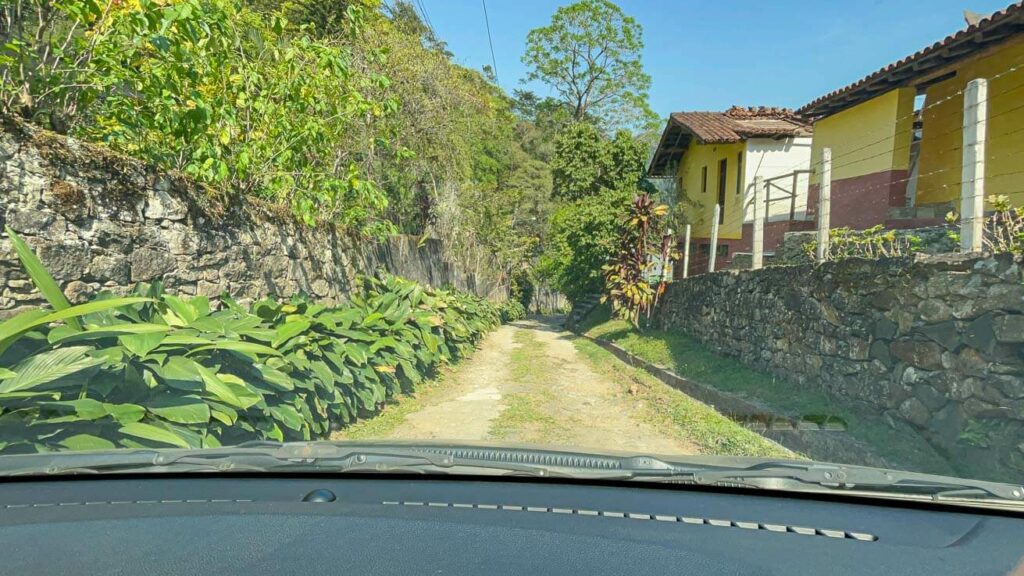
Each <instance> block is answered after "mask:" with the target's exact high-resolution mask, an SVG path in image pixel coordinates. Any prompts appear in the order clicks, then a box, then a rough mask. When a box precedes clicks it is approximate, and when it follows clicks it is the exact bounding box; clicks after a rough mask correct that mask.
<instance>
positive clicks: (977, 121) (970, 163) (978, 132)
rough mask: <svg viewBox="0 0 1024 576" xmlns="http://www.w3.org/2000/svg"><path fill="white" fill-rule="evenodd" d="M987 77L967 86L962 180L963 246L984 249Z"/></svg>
mask: <svg viewBox="0 0 1024 576" xmlns="http://www.w3.org/2000/svg"><path fill="white" fill-rule="evenodd" d="M987 117H988V80H986V79H984V78H977V79H974V80H971V81H970V82H968V83H967V88H966V89H965V90H964V134H963V137H964V145H963V149H964V159H963V167H962V171H961V179H960V181H961V184H960V215H961V216H960V250H961V251H962V252H981V250H982V245H983V243H982V239H983V235H984V234H985V132H986V129H987V126H986V124H987V121H986V118H987Z"/></svg>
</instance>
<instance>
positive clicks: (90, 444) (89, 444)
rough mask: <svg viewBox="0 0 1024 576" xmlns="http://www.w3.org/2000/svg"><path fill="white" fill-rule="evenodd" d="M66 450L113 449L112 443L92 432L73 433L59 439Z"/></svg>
mask: <svg viewBox="0 0 1024 576" xmlns="http://www.w3.org/2000/svg"><path fill="white" fill-rule="evenodd" d="M60 445H61V446H63V447H65V448H67V449H68V450H113V449H114V448H115V446H114V443H113V442H111V441H110V440H106V439H103V438H100V437H99V436H93V435H92V434H75V435H74V436H68V437H67V438H65V439H63V440H61V441H60Z"/></svg>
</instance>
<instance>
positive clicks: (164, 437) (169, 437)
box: [118, 422, 192, 448]
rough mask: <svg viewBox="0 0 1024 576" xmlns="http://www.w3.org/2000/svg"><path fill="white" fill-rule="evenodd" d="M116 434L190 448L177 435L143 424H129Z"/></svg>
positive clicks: (186, 442)
mask: <svg viewBox="0 0 1024 576" xmlns="http://www.w3.org/2000/svg"><path fill="white" fill-rule="evenodd" d="M118 432H120V433H122V434H125V435H127V436H134V437H136V438H142V439H143V440H151V441H153V442H159V443H161V444H170V445H171V446H177V447H179V448H191V447H192V446H190V445H189V443H188V441H187V440H185V439H184V438H182V437H181V436H179V435H178V434H176V433H174V432H172V431H170V430H166V429H164V428H159V427H157V426H153V425H152V424H146V423H144V422H132V423H130V424H125V425H124V426H122V427H121V428H120V430H118Z"/></svg>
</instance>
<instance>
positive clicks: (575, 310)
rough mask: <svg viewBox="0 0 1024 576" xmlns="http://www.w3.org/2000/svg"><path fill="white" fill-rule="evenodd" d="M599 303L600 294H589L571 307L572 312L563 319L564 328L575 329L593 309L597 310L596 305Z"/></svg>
mask: <svg viewBox="0 0 1024 576" xmlns="http://www.w3.org/2000/svg"><path fill="white" fill-rule="evenodd" d="M600 303H601V295H600V294H590V295H588V296H584V297H583V298H581V299H580V300H578V301H577V302H574V303H573V305H572V310H570V311H569V316H568V317H566V319H565V327H566V328H567V329H569V330H573V329H575V327H576V326H577V325H578V324H579V323H580V322H582V321H583V319H584V318H586V317H587V316H588V315H589V314H590V313H591V312H593V311H594V308H597V306H598V304H600Z"/></svg>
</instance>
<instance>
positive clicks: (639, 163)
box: [551, 122, 647, 200]
mask: <svg viewBox="0 0 1024 576" xmlns="http://www.w3.org/2000/svg"><path fill="white" fill-rule="evenodd" d="M646 158H647V149H646V146H645V145H644V144H643V142H640V141H638V140H636V139H634V138H633V136H632V135H630V133H629V132H627V131H625V130H619V131H618V132H617V133H616V134H615V137H614V138H612V139H608V138H606V137H605V136H604V135H603V134H602V133H601V132H600V131H599V130H598V129H597V128H595V127H594V126H593V125H591V124H588V123H585V122H579V123H576V124H573V125H571V126H570V127H568V128H567V129H566V130H565V131H563V132H562V133H561V134H560V135H559V136H558V138H557V140H556V141H555V150H554V157H553V158H552V161H551V168H552V176H553V186H554V188H553V192H552V193H553V195H554V197H555V198H559V199H563V200H579V199H581V198H584V197H587V196H593V195H596V194H599V193H600V192H601V191H603V190H632V191H635V190H636V189H637V187H638V186H640V185H641V183H643V182H644V172H645V160H646Z"/></svg>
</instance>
